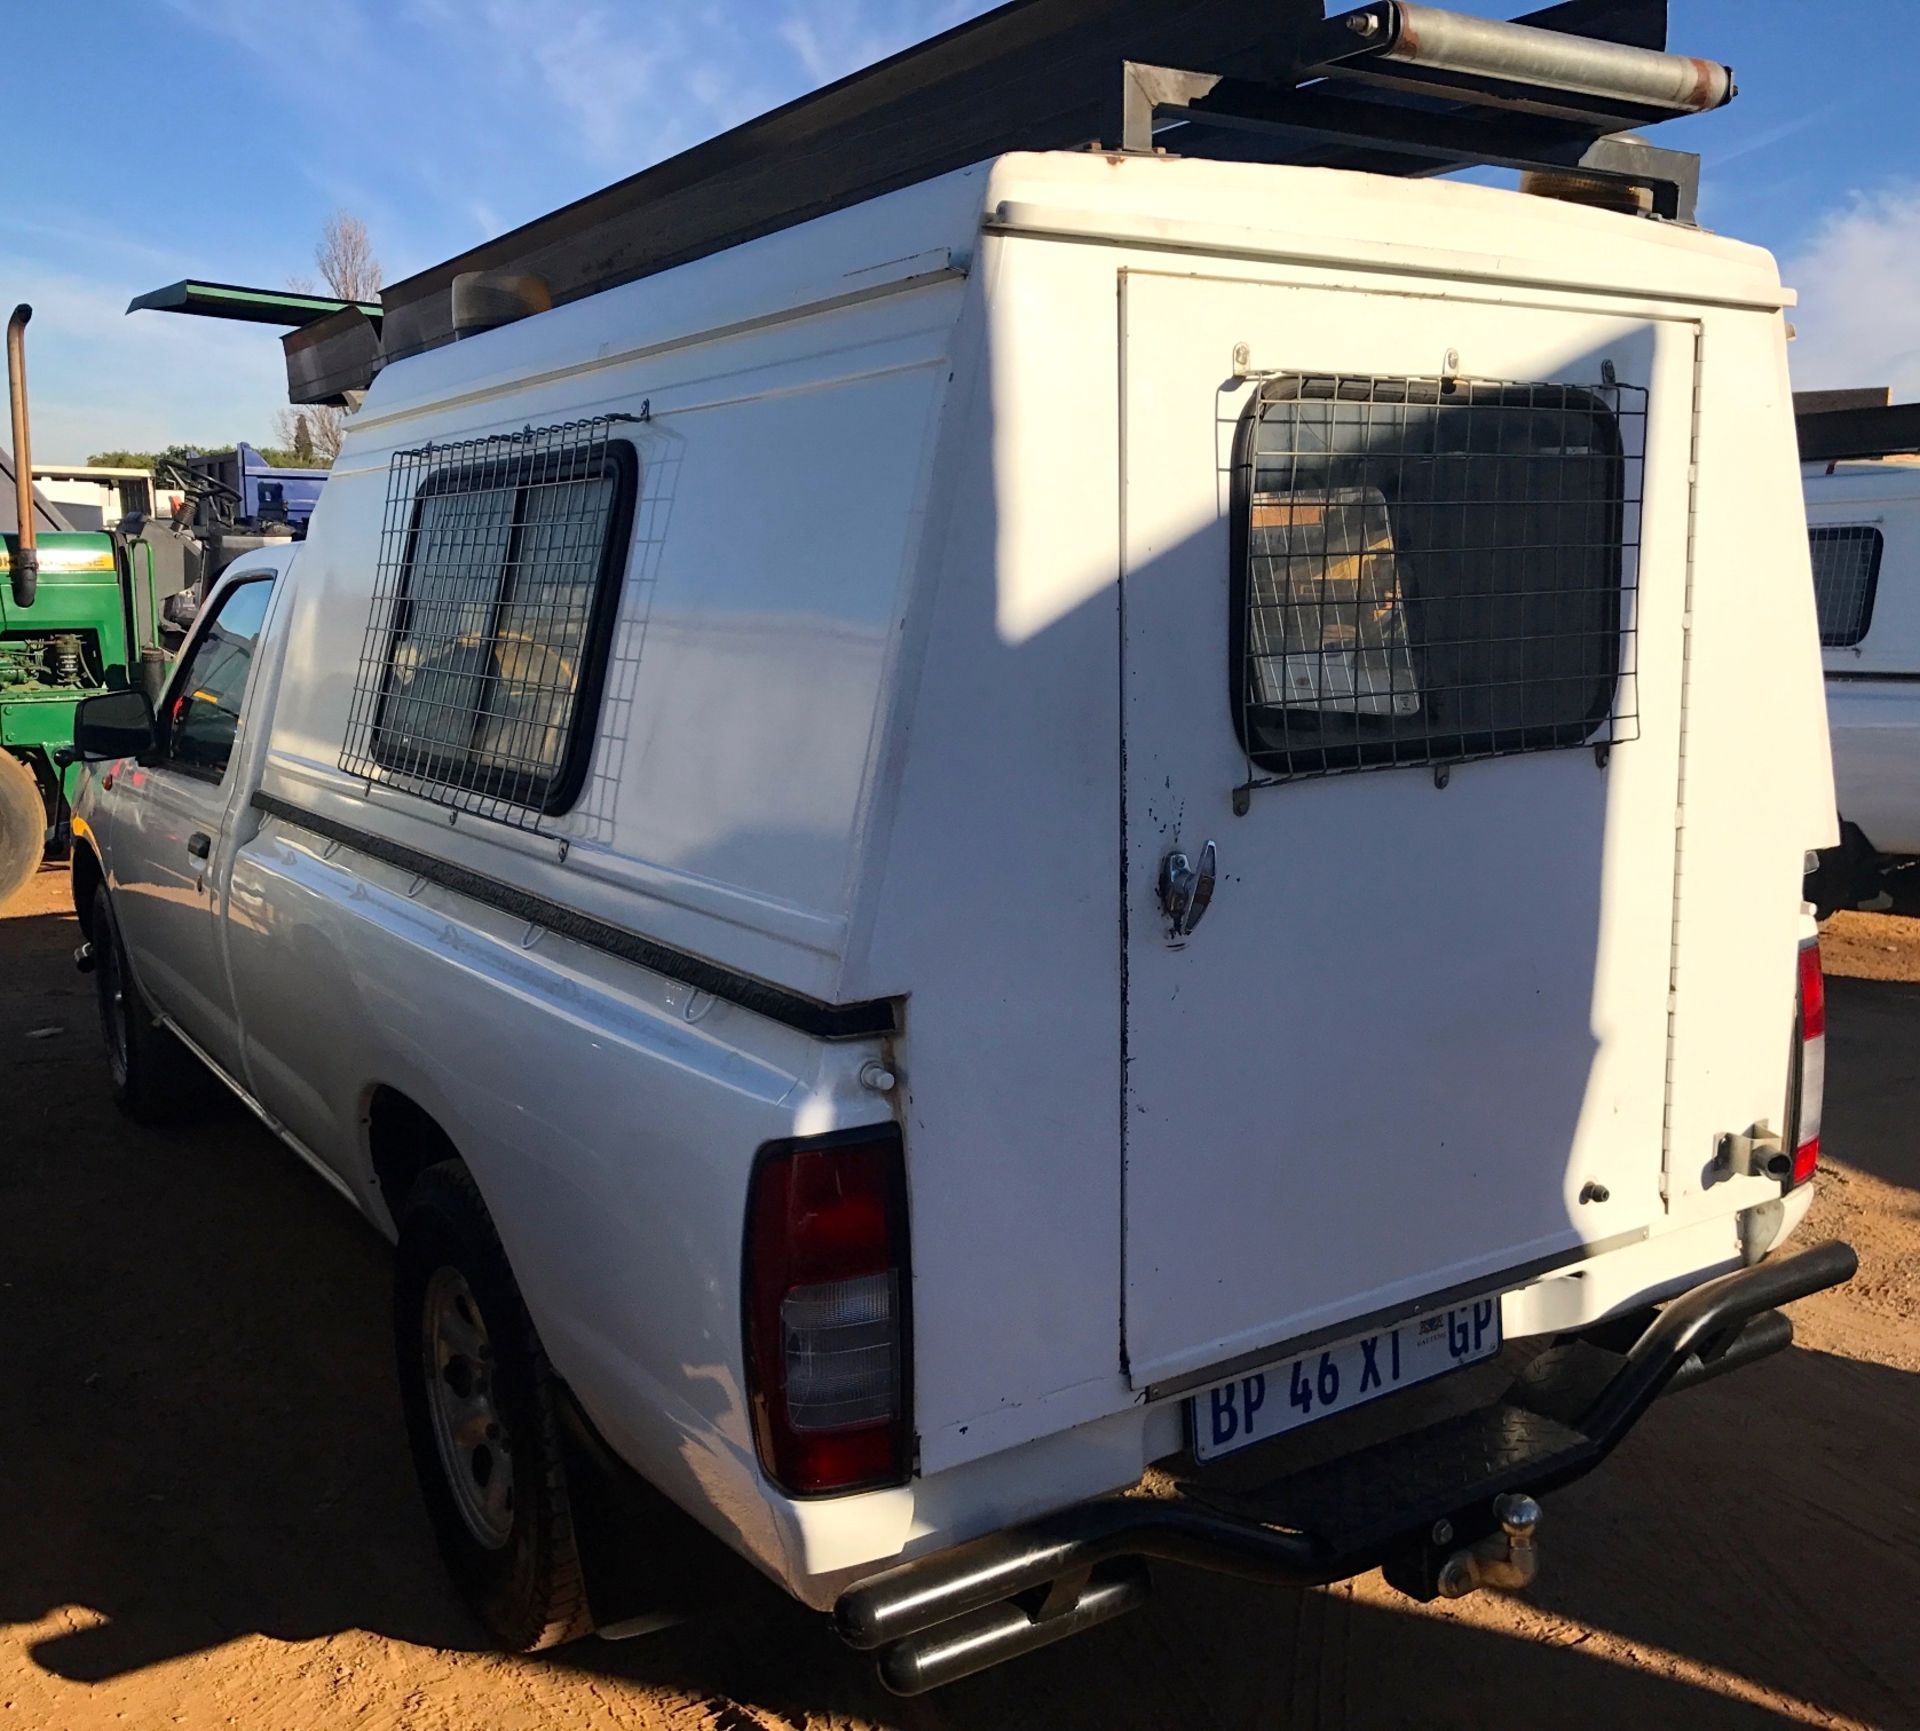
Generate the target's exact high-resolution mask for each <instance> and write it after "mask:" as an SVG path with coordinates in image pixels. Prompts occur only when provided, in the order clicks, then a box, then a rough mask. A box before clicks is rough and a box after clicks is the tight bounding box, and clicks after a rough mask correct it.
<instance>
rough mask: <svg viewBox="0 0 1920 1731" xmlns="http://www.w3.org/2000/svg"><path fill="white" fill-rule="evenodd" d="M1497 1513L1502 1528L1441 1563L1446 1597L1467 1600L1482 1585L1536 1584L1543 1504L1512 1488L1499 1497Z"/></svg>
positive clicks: (1440, 1584)
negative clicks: (1537, 1537) (1538, 1537)
mask: <svg viewBox="0 0 1920 1731" xmlns="http://www.w3.org/2000/svg"><path fill="white" fill-rule="evenodd" d="M1493 1512H1494V1514H1495V1515H1497V1516H1498V1517H1499V1520H1500V1531H1499V1532H1497V1533H1495V1534H1493V1535H1492V1536H1491V1537H1489V1538H1485V1539H1482V1540H1481V1541H1480V1542H1479V1543H1478V1544H1477V1545H1469V1546H1467V1548H1466V1549H1465V1550H1459V1551H1455V1552H1454V1553H1453V1555H1452V1556H1450V1557H1449V1558H1447V1560H1446V1561H1445V1562H1444V1563H1442V1564H1441V1565H1440V1575H1439V1579H1438V1581H1437V1583H1436V1584H1437V1585H1438V1587H1439V1589H1440V1596H1441V1598H1443V1599H1464V1598H1465V1597H1466V1596H1467V1595H1468V1594H1469V1593H1471V1592H1475V1591H1477V1590H1478V1589H1479V1588H1481V1587H1505V1588H1507V1589H1509V1590H1517V1589H1519V1588H1521V1587H1530V1586H1532V1585H1533V1578H1534V1576H1535V1575H1537V1574H1538V1573H1539V1572H1540V1547H1539V1545H1538V1544H1537V1543H1536V1535H1537V1534H1538V1532H1539V1530H1540V1505H1539V1504H1538V1503H1536V1502H1535V1501H1534V1500H1533V1498H1532V1497H1530V1496H1526V1495H1523V1494H1522V1493H1520V1492H1518V1491H1509V1492H1508V1493H1507V1494H1506V1495H1504V1496H1499V1497H1495V1498H1494V1501H1493Z"/></svg>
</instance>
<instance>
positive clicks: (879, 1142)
mask: <svg viewBox="0 0 1920 1731" xmlns="http://www.w3.org/2000/svg"><path fill="white" fill-rule="evenodd" d="M906 1248H907V1241H906V1185H905V1175H904V1170H903V1165H902V1161H901V1155H900V1138H899V1133H898V1132H897V1131H896V1130H894V1129H893V1128H892V1127H890V1126H889V1127H888V1128H886V1129H884V1130H880V1131H867V1132H861V1133H859V1134H858V1135H836V1136H828V1137H820V1138H815V1139H811V1140H808V1141H801V1142H787V1143H779V1144H776V1145H775V1146H773V1147H771V1148H769V1149H767V1150H766V1151H765V1152H764V1153H763V1154H762V1156H761V1159H760V1164H759V1165H758V1166H757V1167H756V1168H755V1171H754V1176H753V1194H752V1197H751V1199H750V1201H749V1203H748V1212H747V1245H746V1349H747V1351H746V1358H747V1378H748V1384H749V1390H750V1394H751V1397H752V1401H753V1412H754V1429H755V1436H756V1440H757V1442H758V1445H759V1450H760V1464H761V1465H762V1466H763V1467H764V1468H765V1469H766V1472H767V1475H768V1477H770V1478H771V1479H773V1480H774V1481H775V1483H777V1484H779V1485H780V1486H781V1487H783V1488H784V1489H786V1490H788V1491H792V1492H794V1493H796V1494H799V1495H809V1496H819V1495H823V1494H827V1493H831V1492H839V1491H851V1490H864V1489H868V1488H870V1487H872V1486H875V1485H886V1484H899V1483H900V1482H902V1481H903V1480H904V1479H905V1478H906V1469H907V1442H908V1435H909V1431H908V1424H907V1378H906V1340H907V1330H906V1316H905V1306H906V1295H907V1278H906V1276H907V1258H906Z"/></svg>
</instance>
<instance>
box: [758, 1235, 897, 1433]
mask: <svg viewBox="0 0 1920 1731" xmlns="http://www.w3.org/2000/svg"><path fill="white" fill-rule="evenodd" d="M780 1333H781V1337H782V1339H783V1341H784V1342H785V1346H786V1361H787V1419H788V1422H789V1423H790V1424H791V1425H792V1426H793V1427H794V1429H795V1430H831V1429H837V1428H839V1427H840V1426H843V1425H854V1424H870V1423H878V1422H880V1421H882V1420H885V1419H891V1418H893V1417H895V1416H897V1414H898V1412H899V1379H898V1375H897V1369H896V1367H897V1364H898V1358H897V1355H896V1353H895V1351H894V1321H893V1275H892V1273H891V1272H887V1273H883V1274H862V1275H858V1276H856V1277H854V1278H853V1279H851V1280H831V1281H827V1282H825V1283H823V1284H820V1285H816V1286H796V1287H794V1288H793V1289H792V1290H791V1291H790V1292H788V1293H787V1295H786V1296H785V1297H784V1298H783V1299H781V1301H780Z"/></svg>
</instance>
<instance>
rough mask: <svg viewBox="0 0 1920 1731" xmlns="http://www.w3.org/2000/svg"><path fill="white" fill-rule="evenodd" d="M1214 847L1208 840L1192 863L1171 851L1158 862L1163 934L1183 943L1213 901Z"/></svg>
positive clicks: (1183, 855)
mask: <svg viewBox="0 0 1920 1731" xmlns="http://www.w3.org/2000/svg"><path fill="white" fill-rule="evenodd" d="M1215 858H1216V855H1215V850H1214V845H1213V843H1212V842H1208V843H1207V844H1206V846H1204V847H1203V848H1201V850H1200V863H1199V864H1198V865H1195V864H1194V863H1193V861H1192V860H1190V859H1188V858H1187V856H1186V855H1185V854H1183V853H1180V852H1178V851H1175V852H1173V853H1170V854H1168V855H1167V857H1166V858H1165V859H1163V860H1162V861H1161V862H1160V883H1159V891H1160V906H1161V909H1162V910H1163V911H1164V912H1165V914H1166V916H1167V926H1168V931H1167V937H1168V938H1169V939H1170V940H1171V941H1172V942H1174V943H1176V944H1180V943H1184V942H1185V941H1186V939H1187V937H1188V935H1189V934H1190V933H1191V932H1192V930H1193V928H1194V927H1195V926H1197V925H1198V924H1199V923H1200V920H1201V917H1202V916H1203V915H1204V914H1205V913H1206V911H1207V908H1208V906H1209V904H1211V902H1212V901H1213V880H1214V869H1215Z"/></svg>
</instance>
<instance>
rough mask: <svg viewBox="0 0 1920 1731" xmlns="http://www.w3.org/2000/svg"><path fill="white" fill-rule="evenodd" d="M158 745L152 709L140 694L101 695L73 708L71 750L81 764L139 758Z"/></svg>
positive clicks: (85, 700) (142, 694)
mask: <svg viewBox="0 0 1920 1731" xmlns="http://www.w3.org/2000/svg"><path fill="white" fill-rule="evenodd" d="M158 743H159V729H158V728H157V727H156V726H155V725H154V719H153V705H152V704H151V703H150V702H149V701H148V700H147V694H146V693H145V692H144V691H103V692H101V693H100V694H99V695H98V696H97V697H83V698H81V700H80V701H79V703H77V704H76V705H75V706H74V711H73V748H74V755H75V756H76V757H77V758H79V759H80V761H81V762H82V763H104V762H107V761H109V760H110V759H113V758H116V757H139V756H140V755H141V754H142V753H143V752H148V751H151V750H152V749H153V748H154V746H155V745H156V744H158Z"/></svg>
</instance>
